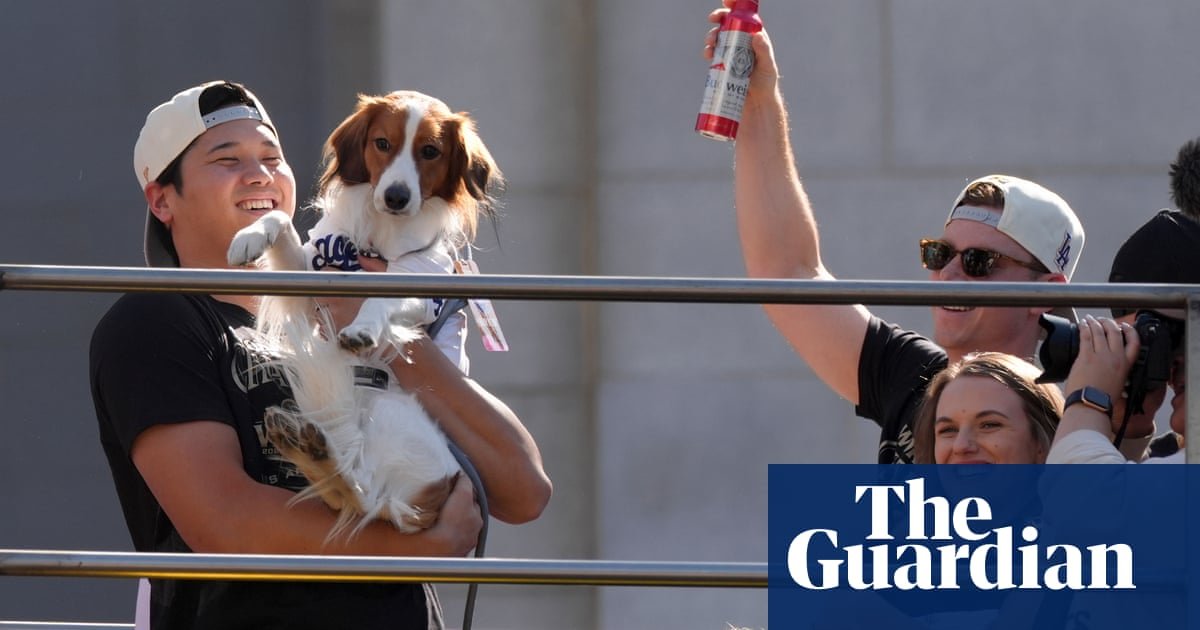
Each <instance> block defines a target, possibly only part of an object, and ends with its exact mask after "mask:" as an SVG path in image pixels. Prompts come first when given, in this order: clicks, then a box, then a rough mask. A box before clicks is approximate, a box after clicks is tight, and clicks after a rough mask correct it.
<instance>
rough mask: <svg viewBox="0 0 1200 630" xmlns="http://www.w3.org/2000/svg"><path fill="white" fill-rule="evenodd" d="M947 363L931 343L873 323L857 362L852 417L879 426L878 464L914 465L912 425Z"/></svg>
mask: <svg viewBox="0 0 1200 630" xmlns="http://www.w3.org/2000/svg"><path fill="white" fill-rule="evenodd" d="M947 363H948V358H947V356H946V351H945V350H942V348H941V347H940V346H938V345H937V344H935V343H933V342H932V341H930V340H929V339H927V338H925V337H922V336H921V335H918V334H917V333H915V332H912V331H910V330H903V329H901V328H900V327H898V326H894V325H891V324H888V323H887V322H884V321H883V320H881V319H879V318H878V317H872V318H871V321H870V323H869V324H867V334H866V336H865V337H864V338H863V345H862V355H861V356H860V358H859V360H858V406H857V407H855V408H854V411H855V413H857V414H858V415H859V416H861V417H863V418H867V419H869V420H874V421H875V423H876V424H878V425H879V428H880V433H879V463H881V464H911V463H912V461H913V422H914V421H915V420H916V417H917V411H918V409H919V408H920V406H921V398H922V397H923V396H924V395H925V388H926V387H927V386H928V385H929V381H930V380H931V379H932V378H933V377H934V376H936V375H937V373H938V372H941V371H942V370H944V369H946V365H947Z"/></svg>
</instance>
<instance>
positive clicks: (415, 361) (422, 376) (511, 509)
mask: <svg viewBox="0 0 1200 630" xmlns="http://www.w3.org/2000/svg"><path fill="white" fill-rule="evenodd" d="M359 260H360V263H361V264H362V268H363V270H364V271H369V272H380V271H384V269H385V265H384V264H383V263H382V262H380V261H377V260H373V259H363V258H360V259H359ZM322 304H323V305H324V306H323V308H325V309H327V310H328V312H329V314H330V316H331V317H332V319H333V322H334V325H335V326H337V327H339V329H340V327H341V326H344V325H345V324H346V323H348V322H350V321H352V320H353V319H354V316H355V315H356V314H357V313H358V308H359V306H360V305H361V304H362V299H361V298H327V299H323V300H322ZM391 368H392V371H393V372H394V373H395V374H396V379H397V381H398V382H399V383H400V385H401V386H402V387H404V389H406V390H408V391H410V392H412V393H413V394H414V395H415V396H416V397H417V399H418V400H419V401H420V402H421V405H422V406H423V407H425V410H426V411H427V412H428V413H429V415H430V416H432V417H433V418H434V419H436V420H437V421H438V424H439V425H440V426H441V427H442V430H443V431H445V432H446V435H448V436H449V437H450V439H451V440H452V441H453V442H454V443H455V444H457V445H458V447H459V448H460V449H462V450H463V452H464V453H466V455H467V457H468V458H470V460H471V463H472V464H473V465H474V466H475V469H476V471H477V472H478V473H479V476H480V478H481V479H482V480H483V484H484V487H485V489H486V492H487V499H488V511H489V512H490V513H491V515H492V516H495V517H496V518H498V519H500V520H502V521H504V522H506V523H525V522H528V521H532V520H533V519H535V518H537V517H538V516H540V515H541V513H542V510H544V509H545V508H546V504H547V503H548V502H549V501H550V494H551V492H552V491H553V486H552V484H551V482H550V478H549V477H548V476H547V475H546V472H545V470H543V469H542V456H541V452H540V451H539V450H538V447H537V443H536V442H534V440H533V437H532V436H531V435H530V434H529V432H528V431H527V430H526V429H525V426H524V425H522V424H521V421H520V419H519V418H518V417H517V416H516V414H514V413H513V411H512V410H511V409H509V408H508V406H507V405H505V404H504V403H503V402H502V401H501V400H500V399H498V398H496V397H495V396H493V395H492V394H491V393H490V392H488V391H487V390H486V389H484V388H483V387H481V386H480V385H479V384H478V383H476V382H475V381H474V380H472V379H470V378H468V377H467V376H466V375H465V374H463V373H462V371H461V370H459V369H458V367H457V366H456V365H454V364H453V363H451V362H450V360H449V359H447V358H446V356H445V354H443V353H442V352H441V351H439V350H438V348H437V345H436V344H435V343H434V342H433V341H431V340H429V339H428V338H427V337H423V338H421V339H419V340H417V341H413V342H410V343H408V344H407V345H405V346H404V350H403V353H402V354H401V356H399V357H397V358H396V359H395V360H394V361H392V364H391Z"/></svg>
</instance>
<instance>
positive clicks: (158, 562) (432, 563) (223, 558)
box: [0, 549, 767, 588]
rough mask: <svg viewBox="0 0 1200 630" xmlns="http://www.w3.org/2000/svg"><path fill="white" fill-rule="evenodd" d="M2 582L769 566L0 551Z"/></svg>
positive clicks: (465, 578) (621, 578)
mask: <svg viewBox="0 0 1200 630" xmlns="http://www.w3.org/2000/svg"><path fill="white" fill-rule="evenodd" d="M0 575H26V576H60V577H112V578H132V577H151V578H171V579H222V580H286V581H304V582H318V581H320V582H447V583H470V582H477V583H482V584H560V585H595V586H711V587H748V588H765V587H766V586H767V565H766V564H765V563H751V562H741V563H739V562H626V561H610V560H528V559H521V560H516V559H505V558H377V557H363V556H268V555H232V554H192V553H184V554H165V553H121V552H104V551H25V550H16V549H0Z"/></svg>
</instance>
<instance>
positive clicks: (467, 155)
mask: <svg viewBox="0 0 1200 630" xmlns="http://www.w3.org/2000/svg"><path fill="white" fill-rule="evenodd" d="M454 124H455V126H456V127H457V136H458V137H457V142H456V145H457V146H456V147H455V149H456V150H455V151H454V153H455V154H456V155H453V156H452V162H451V169H452V174H453V175H454V176H455V178H456V179H461V181H462V183H463V185H464V186H465V187H466V191H467V194H469V195H471V196H472V197H474V198H475V199H476V200H478V201H482V202H484V203H485V204H487V203H488V202H489V201H490V200H491V197H490V196H489V192H490V191H491V190H493V189H495V188H497V187H499V186H501V185H502V184H503V182H504V175H503V174H502V173H501V172H500V169H499V168H497V167H496V161H495V160H493V159H492V154H491V152H489V151H488V148H487V146H485V145H484V144H483V140H480V139H479V133H478V132H476V131H475V122H474V121H473V120H471V117H470V116H468V115H467V113H466V112H459V113H457V114H455V120H454Z"/></svg>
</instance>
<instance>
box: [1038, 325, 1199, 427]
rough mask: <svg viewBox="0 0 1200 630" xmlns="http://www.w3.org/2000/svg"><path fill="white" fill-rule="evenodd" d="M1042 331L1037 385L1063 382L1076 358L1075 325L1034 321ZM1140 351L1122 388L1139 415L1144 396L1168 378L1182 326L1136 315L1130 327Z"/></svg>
mask: <svg viewBox="0 0 1200 630" xmlns="http://www.w3.org/2000/svg"><path fill="white" fill-rule="evenodd" d="M1038 323H1039V324H1041V326H1042V328H1044V329H1045V330H1046V339H1045V340H1044V341H1042V347H1041V350H1040V351H1039V352H1038V358H1039V359H1040V360H1041V362H1042V375H1041V376H1039V377H1038V379H1037V382H1039V383H1056V382H1059V381H1064V380H1066V379H1067V373H1068V372H1070V371H1071V364H1072V363H1074V362H1075V357H1077V356H1079V325H1078V324H1076V323H1074V322H1072V321H1070V320H1067V319H1064V318H1062V317H1057V316H1055V315H1042V317H1041V319H1040V320H1039V321H1038ZM1133 329H1134V330H1135V331H1137V335H1138V340H1139V341H1141V348H1140V349H1139V350H1138V356H1137V360H1136V361H1135V362H1134V364H1133V367H1131V368H1130V369H1129V381H1128V383H1127V384H1126V385H1125V394H1126V398H1127V401H1128V409H1129V411H1130V412H1131V413H1142V412H1143V411H1144V409H1143V408H1142V403H1143V401H1144V400H1145V398H1146V394H1147V393H1149V392H1152V391H1155V390H1157V389H1158V388H1160V387H1162V386H1163V385H1165V384H1166V382H1167V381H1168V380H1169V379H1170V378H1171V359H1172V356H1173V355H1174V354H1175V352H1176V351H1177V350H1178V349H1180V348H1182V347H1183V333H1184V330H1185V328H1184V323H1183V322H1182V321H1180V320H1178V319H1175V318H1173V317H1167V316H1165V315H1162V314H1161V313H1156V312H1155V311H1147V310H1142V311H1138V312H1137V317H1136V318H1135V320H1134V323H1133Z"/></svg>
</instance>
